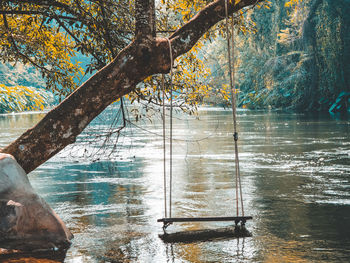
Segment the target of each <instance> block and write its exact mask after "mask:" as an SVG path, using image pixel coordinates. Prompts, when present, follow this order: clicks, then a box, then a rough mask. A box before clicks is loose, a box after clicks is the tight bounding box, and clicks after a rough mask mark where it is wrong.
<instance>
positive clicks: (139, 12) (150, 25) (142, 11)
mask: <svg viewBox="0 0 350 263" xmlns="http://www.w3.org/2000/svg"><path fill="white" fill-rule="evenodd" d="M155 12H156V9H155V3H154V0H136V2H135V18H136V23H135V35H136V37H139V36H140V35H143V36H151V37H156V23H155V22H156V21H155V18H156V13H155Z"/></svg>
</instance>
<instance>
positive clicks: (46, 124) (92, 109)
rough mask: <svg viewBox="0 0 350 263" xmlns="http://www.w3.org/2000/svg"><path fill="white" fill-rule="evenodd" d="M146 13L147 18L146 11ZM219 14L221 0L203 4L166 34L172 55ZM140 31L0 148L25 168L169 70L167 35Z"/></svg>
mask: <svg viewBox="0 0 350 263" xmlns="http://www.w3.org/2000/svg"><path fill="white" fill-rule="evenodd" d="M259 1H261V0H241V1H240V2H239V3H237V4H235V1H232V3H229V7H228V9H229V14H232V13H234V12H237V11H238V10H240V9H242V8H244V7H246V6H249V5H252V4H256V3H257V2H259ZM139 2H140V3H141V2H142V1H139ZM145 2H147V1H145ZM228 2H229V1H228ZM148 4H151V3H150V2H149V3H148ZM146 11H147V10H146ZM149 14H151V13H149ZM151 16H152V15H151ZM147 17H148V18H147V19H149V17H150V15H147ZM223 18H225V0H217V1H214V2H213V3H211V4H209V5H207V6H206V7H205V8H203V9H202V10H201V11H200V12H199V13H198V14H197V15H196V16H195V17H193V18H192V19H191V20H190V21H189V22H188V23H186V24H185V25H184V26H182V27H181V28H180V29H178V30H177V31H176V32H175V33H174V34H172V35H171V36H170V37H169V40H170V41H171V45H172V49H173V58H174V59H175V58H176V57H178V56H180V55H182V54H184V53H186V52H187V51H189V50H190V49H191V48H192V47H193V45H194V44H195V43H196V42H197V41H198V40H199V38H200V37H201V36H202V35H203V34H204V33H205V32H207V31H208V30H209V29H210V27H212V26H213V25H215V24H216V23H217V22H219V21H220V20H222V19H223ZM143 26H145V25H144V23H143ZM138 30H140V31H139V32H144V33H145V32H147V33H146V34H149V33H151V34H152V33H153V31H152V27H149V28H148V29H142V27H141V25H140V28H139V29H138ZM144 30H145V31H144ZM144 36H145V34H139V35H138V36H137V37H136V38H135V40H134V41H133V42H132V43H131V44H130V45H129V46H127V47H126V48H125V49H124V50H122V51H121V52H120V53H119V54H118V55H117V57H116V58H115V59H114V60H113V61H112V62H111V63H109V64H108V65H107V66H105V67H104V68H102V69H101V70H100V71H98V72H97V73H96V74H95V75H93V76H92V77H91V78H90V79H89V80H87V81H86V82H85V83H84V84H83V85H81V86H80V87H79V88H78V89H77V90H76V91H75V92H73V93H72V94H71V95H70V96H68V97H67V98H66V99H65V100H64V101H62V103H60V104H59V105H58V106H57V107H56V108H54V109H53V110H51V111H50V112H49V113H47V115H46V116H45V117H44V118H43V119H42V120H41V121H40V122H39V123H38V124H37V125H36V126H34V127H33V128H31V129H29V130H27V131H26V132H25V133H24V134H22V135H21V136H20V137H19V138H18V139H17V140H16V141H14V142H13V143H11V144H10V145H8V146H7V147H5V148H4V149H2V150H1V151H0V152H3V153H9V154H11V155H13V156H14V157H15V158H16V160H17V162H18V163H19V164H20V165H21V166H22V167H23V169H24V170H25V171H26V172H27V173H29V172H31V171H32V170H34V169H35V168H37V167H38V166H39V165H41V164H42V163H44V162H45V161H47V160H48V159H50V158H51V157H52V156H54V155H55V154H57V153H58V152H59V151H61V150H62V149H63V148H64V147H66V146H67V145H69V144H71V143H74V142H75V140H76V137H77V136H78V135H79V134H80V133H81V132H82V131H83V130H84V128H85V127H86V126H87V125H88V124H89V123H90V122H91V121H92V120H93V119H94V118H95V117H96V116H97V115H98V114H100V113H101V112H102V111H103V110H104V109H105V108H106V107H107V106H108V105H110V104H111V103H112V102H113V101H115V100H116V99H117V98H121V97H122V96H124V95H125V94H128V93H130V92H131V91H132V90H133V89H134V87H135V86H136V84H137V83H139V82H141V81H142V80H144V79H145V78H146V77H148V76H150V75H153V74H157V73H167V72H169V70H170V57H169V56H170V55H169V53H170V52H169V43H168V41H167V39H164V38H158V39H156V38H149V37H144Z"/></svg>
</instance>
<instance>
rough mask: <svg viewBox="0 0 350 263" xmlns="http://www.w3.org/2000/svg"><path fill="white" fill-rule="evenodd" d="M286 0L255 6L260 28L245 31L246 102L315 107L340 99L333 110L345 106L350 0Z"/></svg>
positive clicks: (304, 108)
mask: <svg viewBox="0 0 350 263" xmlns="http://www.w3.org/2000/svg"><path fill="white" fill-rule="evenodd" d="M285 3H286V1H284V0H276V1H273V2H272V5H271V9H260V10H257V9H255V10H254V11H253V12H252V14H251V16H252V18H253V19H254V21H256V34H252V35H249V36H241V40H243V41H244V42H245V44H244V45H241V47H240V48H239V51H240V52H239V56H240V60H241V61H242V63H241V64H240V66H239V72H240V74H239V82H240V88H241V90H242V95H243V97H242V105H244V104H245V105H247V106H248V107H251V108H254V107H257V108H261V107H262V108H264V107H267V106H268V105H271V106H272V107H274V108H292V109H296V110H301V111H309V110H312V111H314V110H329V109H330V107H331V106H332V105H334V103H338V104H339V105H338V106H339V107H333V110H341V109H343V110H344V109H345V107H346V105H345V104H346V100H347V98H348V97H349V95H350V94H349V92H350V82H349V81H350V80H349V76H350V65H349V63H348V62H347V61H349V59H350V30H349V27H350V17H349V15H348V14H349V13H350V1H348V0H339V1H331V0H303V1H294V5H292V6H291V5H287V6H286V4H285ZM337 98H338V99H337ZM337 108H338V109H337Z"/></svg>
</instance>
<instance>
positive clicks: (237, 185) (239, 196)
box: [157, 0, 252, 231]
mask: <svg viewBox="0 0 350 263" xmlns="http://www.w3.org/2000/svg"><path fill="white" fill-rule="evenodd" d="M225 15H226V33H227V50H228V65H229V75H230V76H229V77H230V88H231V103H232V114H233V129H234V130H233V132H234V133H233V137H234V147H235V189H236V191H235V194H236V216H229V217H227V216H225V217H189V218H184V217H174V218H173V217H172V190H173V189H172V184H173V169H172V166H173V83H172V81H173V80H172V79H173V63H174V58H173V52H172V46H171V41H170V40H169V39H168V38H167V42H168V44H169V55H170V81H169V89H170V127H169V129H170V131H169V132H170V139H169V140H170V143H169V147H170V148H169V166H170V169H169V205H168V202H167V173H166V125H165V121H166V120H165V92H166V91H165V77H164V75H162V92H163V95H162V100H163V105H162V106H163V117H162V121H163V170H164V171H163V175H164V218H161V219H158V220H157V221H158V222H163V230H164V231H165V229H166V228H167V227H168V226H169V225H171V224H172V223H174V222H205V221H214V222H215V221H234V222H235V225H236V226H237V225H238V223H241V225H242V226H244V225H245V223H246V221H247V220H249V219H252V217H251V216H244V206H243V193H242V185H241V176H240V168H239V157H238V132H237V116H236V115H237V112H236V94H237V90H236V89H235V79H234V23H233V22H234V21H233V17H231V19H232V20H231V22H232V28H231V30H232V33H231V37H232V38H231V40H230V28H229V15H228V2H227V0H225ZM231 41H232V47H231ZM239 200H240V206H241V214H240V211H239ZM168 207H169V213H168ZM233 210H234V209H233ZM168 215H169V217H168Z"/></svg>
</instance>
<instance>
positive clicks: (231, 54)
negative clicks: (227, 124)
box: [225, 0, 244, 216]
mask: <svg viewBox="0 0 350 263" xmlns="http://www.w3.org/2000/svg"><path fill="white" fill-rule="evenodd" d="M225 16H226V19H225V20H226V39H227V53H228V67H229V75H230V76H229V77H230V88H231V106H232V117H233V138H234V142H235V171H236V173H235V175H236V177H235V179H236V180H235V181H236V214H237V216H239V205H238V202H239V197H238V188H239V193H240V199H241V209H242V216H244V206H243V193H242V184H241V173H240V169H239V157H238V132H237V112H236V108H237V105H236V94H237V90H236V88H235V68H234V67H235V60H234V48H235V45H234V43H235V36H234V21H233V16H231V26H232V28H231V29H232V30H231V41H232V48H231V42H230V29H229V16H228V3H227V0H225Z"/></svg>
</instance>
